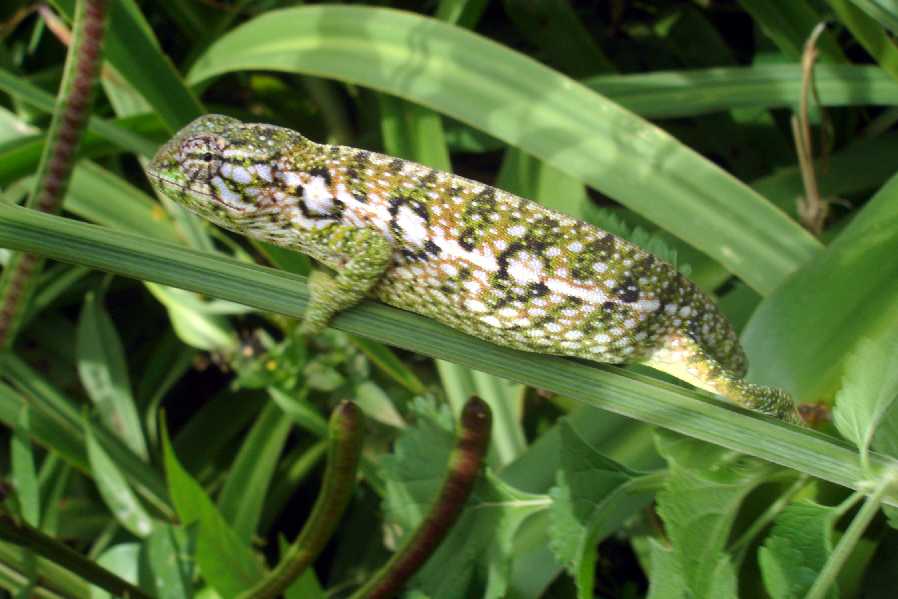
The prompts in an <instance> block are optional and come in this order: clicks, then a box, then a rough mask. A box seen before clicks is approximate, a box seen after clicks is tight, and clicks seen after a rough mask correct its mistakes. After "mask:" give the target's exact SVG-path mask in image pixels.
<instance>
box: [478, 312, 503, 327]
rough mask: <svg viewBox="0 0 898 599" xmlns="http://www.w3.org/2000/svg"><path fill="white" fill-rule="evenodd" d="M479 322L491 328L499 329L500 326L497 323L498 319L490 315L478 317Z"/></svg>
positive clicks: (499, 323)
mask: <svg viewBox="0 0 898 599" xmlns="http://www.w3.org/2000/svg"><path fill="white" fill-rule="evenodd" d="M480 321H481V322H484V323H486V324H488V325H490V326H491V327H496V328H499V327H501V326H502V323H501V322H499V319H498V318H496V317H495V316H492V315H490V316H481V317H480Z"/></svg>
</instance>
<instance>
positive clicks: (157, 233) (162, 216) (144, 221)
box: [65, 161, 179, 242]
mask: <svg viewBox="0 0 898 599" xmlns="http://www.w3.org/2000/svg"><path fill="white" fill-rule="evenodd" d="M110 196H112V197H115V198H116V201H115V202H110V201H109V197H110ZM65 209H66V210H68V211H69V212H72V213H74V214H77V215H78V216H80V217H81V218H84V219H86V220H89V221H91V222H95V223H97V224H99V225H105V226H107V227H114V228H116V229H122V230H125V231H133V232H134V233H139V234H141V235H147V236H148V237H155V238H157V239H163V240H165V241H171V242H177V241H179V236H178V234H177V231H176V230H175V227H174V223H173V222H172V220H171V218H170V217H169V216H168V215H167V214H166V213H165V211H164V210H163V209H162V207H161V206H160V205H159V204H158V203H157V202H155V201H153V200H152V199H151V198H150V197H149V196H148V195H146V194H145V193H143V192H142V191H140V190H139V189H137V188H136V187H134V185H131V184H130V183H128V182H127V181H125V180H124V179H122V178H121V177H119V176H118V175H115V174H113V173H111V172H110V171H108V170H106V169H104V168H102V167H100V166H98V165H96V164H94V163H93V162H88V161H82V162H81V163H79V165H78V166H77V167H75V170H74V172H73V174H72V182H71V183H70V184H69V191H68V194H67V195H66V199H65Z"/></svg>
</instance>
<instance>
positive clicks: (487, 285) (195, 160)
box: [146, 115, 800, 423]
mask: <svg viewBox="0 0 898 599" xmlns="http://www.w3.org/2000/svg"><path fill="white" fill-rule="evenodd" d="M146 172H147V175H148V178H149V180H150V182H151V184H152V186H153V187H154V189H155V190H156V191H157V192H158V193H160V194H162V195H164V196H166V197H168V198H170V199H171V200H173V201H175V202H176V203H178V204H181V205H183V206H184V207H186V208H187V209H189V210H190V211H192V212H194V213H196V214H198V215H200V216H201V217H204V218H206V219H208V220H210V221H212V222H213V223H216V224H218V225H219V226H221V227H224V228H225V229H228V230H231V231H234V232H237V233H240V234H243V235H248V236H252V237H255V238H258V239H261V240H264V241H267V242H270V243H273V244H276V245H280V246H283V247H286V248H288V249H292V250H295V251H299V252H302V253H304V254H307V255H309V256H311V257H312V258H314V259H315V260H317V261H318V262H319V263H321V264H323V265H324V266H326V267H328V268H329V269H331V270H332V273H328V272H326V271H324V270H321V269H315V270H313V271H312V273H311V274H310V276H309V293H310V300H309V304H308V306H307V308H306V312H305V313H304V317H303V320H302V322H301V324H300V327H301V331H302V332H304V333H307V334H312V333H316V332H319V331H321V330H323V329H324V328H326V327H327V326H328V323H329V321H330V319H331V318H332V317H333V316H334V315H335V314H336V313H338V312H339V311H341V310H344V309H346V308H349V307H351V306H353V305H355V304H356V303H358V302H360V301H361V300H362V299H364V298H366V297H373V298H376V299H378V300H380V301H382V302H384V303H386V304H389V305H392V306H395V307H397V308H401V309H404V310H409V311H412V312H415V313H418V314H421V315H424V316H426V317H429V318H433V319H435V320H437V321H440V322H442V323H444V324H446V325H448V326H450V327H452V328H454V329H457V330H460V331H462V332H464V333H467V334H469V335H473V336H475V337H478V338H480V339H484V340H486V341H489V342H491V343H495V344H498V345H501V346H506V347H510V348H514V349H518V350H524V351H529V352H539V353H544V354H553V355H561V356H570V357H575V358H580V359H585V360H589V361H593V362H599V363H612V364H629V363H640V364H644V365H647V366H649V367H651V368H654V369H656V370H660V371H662V372H666V373H668V374H670V375H673V376H674V377H676V378H678V379H681V380H683V381H685V382H687V383H690V384H692V385H694V386H696V387H698V388H700V389H704V390H706V391H710V392H711V393H715V394H718V395H721V396H723V397H724V398H726V399H728V400H730V401H732V402H734V403H736V404H739V405H741V406H743V407H747V408H749V409H753V410H756V411H759V412H762V413H764V414H767V415H771V416H774V417H776V418H779V419H782V420H785V421H788V422H792V423H800V418H799V416H798V414H797V411H796V409H795V407H794V405H793V403H792V401H791V399H790V397H789V395H788V394H787V393H786V392H785V391H782V390H780V389H778V388H775V387H765V386H760V385H755V384H752V383H749V382H747V381H745V380H744V379H743V376H744V374H745V372H746V370H747V360H746V356H745V353H744V351H743V349H742V348H741V346H740V345H739V341H738V337H737V335H736V333H735V331H734V330H733V328H732V326H731V325H730V324H729V322H728V321H727V319H726V318H725V317H724V315H723V314H722V313H721V312H720V310H719V309H718V308H717V305H716V304H715V303H714V301H713V300H712V299H711V298H710V297H709V296H707V295H706V294H705V293H704V292H702V291H701V290H700V289H699V288H698V287H697V286H696V285H695V284H694V283H692V282H691V281H689V279H687V278H686V277H685V276H683V275H682V274H681V273H680V272H679V271H678V270H677V269H676V268H675V267H674V266H672V265H671V264H669V263H667V262H665V261H663V260H661V259H659V258H656V257H655V256H653V255H652V254H650V253H648V252H646V251H644V250H642V249H641V248H639V247H638V246H636V245H634V244H632V243H630V242H628V241H625V240H623V239H621V238H619V237H616V236H614V235H612V234H610V233H608V232H606V231H603V230H602V229H600V228H598V227H596V226H593V225H591V224H588V223H585V222H582V221H580V220H577V219H575V218H572V217H570V216H567V215H564V214H561V213H558V212H555V211H553V210H550V209H548V208H546V207H544V206H542V205H540V204H538V203H536V202H532V201H530V200H527V199H524V198H521V197H519V196H516V195H513V194H511V193H508V192H505V191H502V190H500V189H497V188H495V187H491V186H489V185H486V184H484V183H479V182H477V181H473V180H471V179H467V178H464V177H461V176H458V175H454V174H450V173H446V172H441V171H439V170H435V169H432V168H429V167H427V166H423V165H420V164H417V163H414V162H411V161H407V160H403V159H400V158H394V157H391V156H387V155H384V154H379V153H376V152H373V151H367V150H361V149H356V148H351V147H345V146H338V145H326V144H319V143H315V142H313V141H311V140H309V139H307V138H305V137H303V136H302V135H301V134H300V133H297V132H296V131H293V130H291V129H287V128H283V127H278V126H274V125H268V124H260V123H244V122H242V121H240V120H237V119H234V118H231V117H227V116H222V115H206V116H202V117H200V118H198V119H196V120H194V121H193V122H192V123H190V124H189V125H187V126H186V127H184V128H183V129H182V130H181V131H179V132H178V133H177V134H176V135H175V136H174V137H173V138H172V139H171V140H170V141H168V142H167V143H166V144H165V145H163V146H162V147H161V148H160V149H159V151H158V153H157V154H156V156H155V157H154V158H153V160H152V161H151V162H150V163H148V165H147V168H146Z"/></svg>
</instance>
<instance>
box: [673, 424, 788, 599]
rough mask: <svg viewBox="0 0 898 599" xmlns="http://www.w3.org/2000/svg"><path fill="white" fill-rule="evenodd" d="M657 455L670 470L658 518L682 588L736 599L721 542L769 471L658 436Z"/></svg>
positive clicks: (699, 594)
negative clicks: (680, 579)
mask: <svg viewBox="0 0 898 599" xmlns="http://www.w3.org/2000/svg"><path fill="white" fill-rule="evenodd" d="M658 451H659V452H660V453H661V455H662V456H664V458H665V459H666V460H667V461H668V464H669V465H670V472H669V474H668V477H667V480H666V482H665V485H664V489H663V490H662V491H661V492H659V493H658V495H657V505H658V514H659V515H660V516H661V519H662V520H663V521H664V524H665V529H666V531H667V533H668V536H669V537H670V542H671V546H672V547H673V552H674V555H675V557H676V559H677V561H678V562H679V564H680V566H681V567H682V572H683V577H684V580H685V581H686V586H687V588H688V589H689V591H690V592H692V593H693V594H694V596H696V597H727V596H731V597H736V595H735V590H736V576H735V572H734V570H733V566H732V563H731V561H730V556H729V554H728V553H727V552H726V547H727V541H728V540H729V537H730V532H731V530H732V526H733V522H734V520H735V518H736V515H737V514H738V511H739V506H740V505H741V504H742V501H743V500H744V499H745V497H746V496H747V495H748V494H749V493H750V492H751V491H752V490H753V489H755V488H756V487H757V486H758V485H760V484H763V483H764V482H765V481H766V479H767V478H768V477H769V476H770V475H771V473H772V472H773V471H774V468H773V467H772V466H771V465H770V464H766V463H763V462H760V461H757V460H753V459H751V458H747V457H745V456H739V455H738V454H735V453H734V452H730V451H726V450H722V449H718V448H712V447H710V446H708V445H706V444H704V443H701V442H698V441H694V440H691V439H684V438H680V437H675V436H673V435H670V434H669V433H659V434H658ZM715 593H719V594H715Z"/></svg>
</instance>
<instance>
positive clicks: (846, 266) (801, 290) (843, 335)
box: [742, 177, 898, 403]
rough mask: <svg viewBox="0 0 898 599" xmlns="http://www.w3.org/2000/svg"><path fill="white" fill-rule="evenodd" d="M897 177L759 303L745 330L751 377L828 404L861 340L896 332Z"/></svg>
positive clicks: (801, 399) (796, 396)
mask: <svg viewBox="0 0 898 599" xmlns="http://www.w3.org/2000/svg"><path fill="white" fill-rule="evenodd" d="M896 251H898V177H892V178H891V179H890V180H889V181H888V182H887V183H886V184H885V185H884V186H883V187H882V189H880V190H879V191H878V192H877V193H876V195H874V196H873V198H872V199H871V200H870V201H869V202H867V203H866V204H865V205H864V207H863V208H862V209H861V210H860V211H859V212H858V214H857V216H855V218H854V219H853V220H852V221H851V222H850V223H849V224H848V225H847V226H846V227H845V229H844V230H843V231H842V232H841V233H840V234H839V236H838V237H836V239H835V240H834V241H833V242H832V244H830V246H829V247H827V248H826V251H825V252H823V253H822V254H821V255H819V256H817V257H816V258H814V259H813V260H812V261H811V262H810V263H809V264H808V265H807V266H805V267H804V268H802V269H801V271H799V272H798V273H796V274H795V276H793V277H792V278H791V279H789V281H788V282H786V284H784V285H783V286H782V287H780V288H779V289H778V290H777V291H776V292H774V293H773V294H772V295H770V296H769V297H767V298H765V300H764V301H763V302H761V304H760V306H758V309H757V310H756V311H755V313H754V315H753V316H752V318H751V320H750V321H749V323H748V325H747V326H746V328H745V331H744V332H743V335H742V340H743V344H744V346H745V349H746V351H747V352H748V355H749V356H750V358H751V360H750V362H751V364H750V366H751V369H750V371H749V378H753V379H754V380H756V381H758V382H762V383H765V384H773V385H776V386H778V387H782V388H784V389H786V390H787V391H789V392H790V393H792V395H793V398H794V399H795V400H796V401H798V402H810V403H814V402H817V401H826V402H828V401H830V400H831V399H832V397H833V395H834V394H835V392H836V390H837V389H838V386H839V384H840V382H841V380H842V376H843V373H844V372H845V360H846V359H847V358H848V356H849V355H850V354H851V353H852V352H853V351H854V350H855V348H856V347H857V344H858V343H859V342H860V340H861V339H863V338H865V337H869V338H872V339H877V338H881V337H883V338H884V337H887V336H889V335H895V334H898V326H896V323H898V261H896V260H895V259H894V256H895V253H896Z"/></svg>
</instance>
